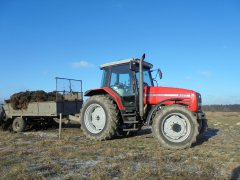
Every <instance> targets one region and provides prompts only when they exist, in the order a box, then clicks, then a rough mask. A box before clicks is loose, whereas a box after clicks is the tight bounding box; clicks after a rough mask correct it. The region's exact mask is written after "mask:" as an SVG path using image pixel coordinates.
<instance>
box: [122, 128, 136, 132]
mask: <svg viewBox="0 0 240 180" xmlns="http://www.w3.org/2000/svg"><path fill="white" fill-rule="evenodd" d="M138 130H139V129H137V128H133V129H123V131H138Z"/></svg>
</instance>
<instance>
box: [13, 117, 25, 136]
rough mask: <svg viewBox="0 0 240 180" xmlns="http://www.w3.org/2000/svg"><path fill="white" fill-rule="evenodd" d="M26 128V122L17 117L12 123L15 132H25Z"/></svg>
mask: <svg viewBox="0 0 240 180" xmlns="http://www.w3.org/2000/svg"><path fill="white" fill-rule="evenodd" d="M25 127H26V121H25V120H24V119H23V118H21V117H16V118H15V119H14V120H13V123H12V129H13V131H14V132H23V131H24V130H25Z"/></svg>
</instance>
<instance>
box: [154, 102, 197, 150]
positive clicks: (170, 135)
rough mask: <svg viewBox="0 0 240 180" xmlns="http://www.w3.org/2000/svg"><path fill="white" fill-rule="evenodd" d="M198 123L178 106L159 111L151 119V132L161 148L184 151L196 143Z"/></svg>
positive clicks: (190, 114) (189, 113)
mask: <svg viewBox="0 0 240 180" xmlns="http://www.w3.org/2000/svg"><path fill="white" fill-rule="evenodd" d="M198 126H199V125H198V122H197V119H196V117H195V116H194V115H193V113H192V112H191V111H189V110H187V109H186V108H185V107H183V106H180V105H170V106H166V107H164V108H163V109H161V110H160V111H159V112H157V113H156V115H155V116H154V118H153V125H152V130H153V134H154V136H155V137H156V138H157V139H158V140H159V142H160V144H161V146H163V147H165V148H168V149H184V148H188V147H191V145H192V144H193V143H195V142H196V139H197V136H198V134H199V131H198Z"/></svg>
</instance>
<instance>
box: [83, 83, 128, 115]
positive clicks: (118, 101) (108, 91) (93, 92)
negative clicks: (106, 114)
mask: <svg viewBox="0 0 240 180" xmlns="http://www.w3.org/2000/svg"><path fill="white" fill-rule="evenodd" d="M101 94H108V95H110V96H111V98H112V99H113V100H114V101H115V102H116V104H117V106H118V109H119V110H120V111H123V110H124V109H125V108H124V106H123V104H122V100H121V98H120V97H119V95H118V94H117V93H116V92H115V91H113V90H112V89H110V88H109V87H103V88H100V89H92V90H88V91H86V92H85V94H84V96H95V95H101Z"/></svg>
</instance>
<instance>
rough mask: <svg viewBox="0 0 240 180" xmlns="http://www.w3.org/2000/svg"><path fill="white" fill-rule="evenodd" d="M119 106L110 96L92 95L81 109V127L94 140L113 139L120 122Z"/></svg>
mask: <svg viewBox="0 0 240 180" xmlns="http://www.w3.org/2000/svg"><path fill="white" fill-rule="evenodd" d="M118 112H119V110H118V108H117V106H116V104H115V103H114V102H113V100H111V99H110V98H109V97H108V96H105V95H95V96H91V97H90V98H89V99H88V100H87V101H86V102H85V103H84V104H83V108H82V110H81V115H80V120H81V129H82V131H83V133H84V134H85V136H86V137H87V138H89V139H92V140H108V139H112V138H113V137H114V136H115V135H116V133H117V128H118V123H119V116H118Z"/></svg>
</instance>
